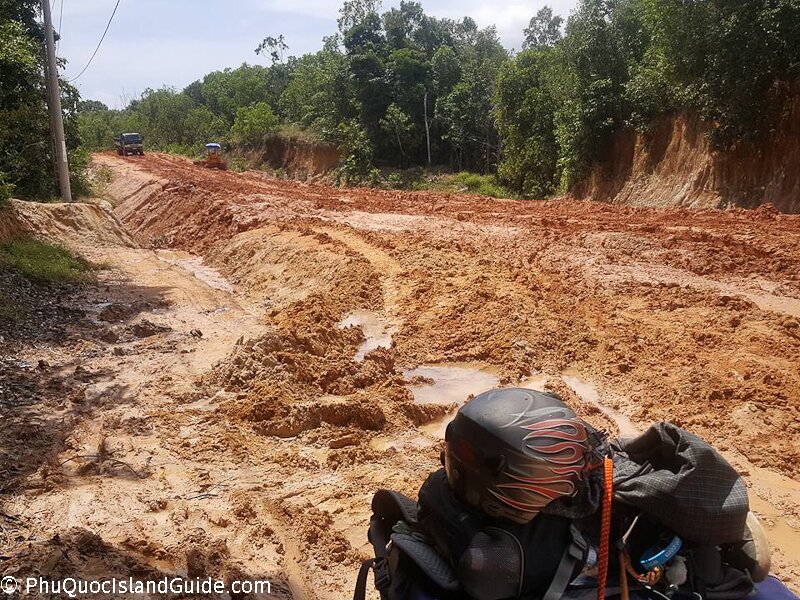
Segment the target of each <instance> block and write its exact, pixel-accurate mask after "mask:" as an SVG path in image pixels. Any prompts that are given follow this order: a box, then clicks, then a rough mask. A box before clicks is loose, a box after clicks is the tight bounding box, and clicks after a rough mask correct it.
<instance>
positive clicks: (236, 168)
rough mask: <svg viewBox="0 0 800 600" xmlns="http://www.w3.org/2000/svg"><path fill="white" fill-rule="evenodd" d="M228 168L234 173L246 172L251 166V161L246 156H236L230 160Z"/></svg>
mask: <svg viewBox="0 0 800 600" xmlns="http://www.w3.org/2000/svg"><path fill="white" fill-rule="evenodd" d="M228 168H229V169H230V170H231V171H233V172H234V173H244V172H245V171H247V169H249V168H250V162H249V161H248V160H247V159H246V158H245V157H244V156H236V157H234V158H232V159H231V160H230V161H228Z"/></svg>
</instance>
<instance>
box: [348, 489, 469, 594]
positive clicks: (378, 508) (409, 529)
mask: <svg viewBox="0 0 800 600" xmlns="http://www.w3.org/2000/svg"><path fill="white" fill-rule="evenodd" d="M416 525H417V504H416V502H414V501H413V500H411V499H410V498H407V497H406V496H404V495H402V494H400V493H399V492H393V491H390V490H380V491H378V492H377V493H376V494H375V496H374V497H373V498H372V518H371V519H370V522H369V533H368V538H369V541H370V543H371V544H372V547H373V549H374V551H375V558H373V559H370V560H366V561H364V563H363V564H362V565H361V571H360V572H359V574H358V580H357V581H356V589H355V594H354V595H353V599H354V600H364V598H365V597H366V587H367V576H368V574H369V571H370V570H372V571H374V573H375V588H376V589H377V590H378V591H379V592H380V595H381V599H382V600H456V599H460V598H466V596H465V595H464V594H463V592H462V591H461V585H460V584H459V583H458V580H457V579H456V576H455V573H454V572H453V569H452V568H450V565H448V564H447V561H446V560H445V559H444V558H443V557H442V556H441V555H439V553H438V552H437V551H436V548H435V547H434V546H433V544H432V543H431V542H430V540H428V539H427V538H426V537H425V536H424V535H421V534H420V533H418V532H417V531H416V530H415V527H416Z"/></svg>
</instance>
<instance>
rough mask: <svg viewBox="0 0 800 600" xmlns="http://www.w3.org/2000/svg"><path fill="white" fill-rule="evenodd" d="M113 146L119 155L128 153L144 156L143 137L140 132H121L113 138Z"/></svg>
mask: <svg viewBox="0 0 800 600" xmlns="http://www.w3.org/2000/svg"><path fill="white" fill-rule="evenodd" d="M114 146H116V148H117V154H119V155H120V156H128V155H130V154H138V155H139V156H144V137H143V136H142V134H141V133H123V134H121V135H119V136H117V137H115V138H114Z"/></svg>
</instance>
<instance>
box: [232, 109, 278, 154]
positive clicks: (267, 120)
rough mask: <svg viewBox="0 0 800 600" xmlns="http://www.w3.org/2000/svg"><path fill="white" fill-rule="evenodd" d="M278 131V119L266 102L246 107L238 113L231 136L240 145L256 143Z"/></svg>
mask: <svg viewBox="0 0 800 600" xmlns="http://www.w3.org/2000/svg"><path fill="white" fill-rule="evenodd" d="M277 130H278V117H276V116H275V114H274V113H273V112H272V108H271V107H270V105H269V104H267V103H266V102H258V103H257V104H253V105H252V106H244V107H242V108H240V109H239V110H238V111H237V112H236V120H235V121H234V122H233V127H232V128H231V135H232V136H233V139H235V140H236V141H237V142H239V143H240V144H247V143H251V144H252V143H256V142H258V141H260V140H261V139H263V138H264V136H266V135H269V134H272V133H275V132H276V131H277Z"/></svg>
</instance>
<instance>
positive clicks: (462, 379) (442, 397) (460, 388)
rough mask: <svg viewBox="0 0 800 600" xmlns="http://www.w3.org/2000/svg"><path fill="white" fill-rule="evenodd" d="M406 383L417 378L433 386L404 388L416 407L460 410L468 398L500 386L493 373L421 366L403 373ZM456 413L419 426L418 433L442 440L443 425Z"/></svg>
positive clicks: (469, 368) (472, 368) (459, 367)
mask: <svg viewBox="0 0 800 600" xmlns="http://www.w3.org/2000/svg"><path fill="white" fill-rule="evenodd" d="M403 375H404V376H405V377H406V379H414V378H416V377H421V378H424V379H426V380H431V381H432V382H433V383H416V384H412V385H409V386H408V389H409V391H410V392H411V393H412V394H413V395H414V400H415V401H416V402H419V403H420V404H453V403H455V404H458V405H459V406H461V405H462V404H464V403H465V402H466V401H467V398H469V397H470V395H478V394H480V393H481V392H485V391H487V390H490V389H492V388H495V387H497V386H498V384H499V383H500V380H499V379H498V377H497V376H496V375H494V374H493V373H490V372H488V371H487V370H486V369H481V368H479V367H476V366H474V365H446V366H445V365H423V366H420V367H417V368H416V369H409V370H407V371H403ZM455 415H456V411H453V412H451V413H448V414H446V415H444V416H443V417H441V418H439V419H434V420H433V421H431V422H430V423H426V424H425V425H422V426H420V430H421V431H423V432H425V433H427V434H428V435H431V436H433V437H435V438H439V439H442V438H444V432H445V430H446V429H447V425H448V424H449V423H450V421H452V420H453V417H455Z"/></svg>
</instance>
